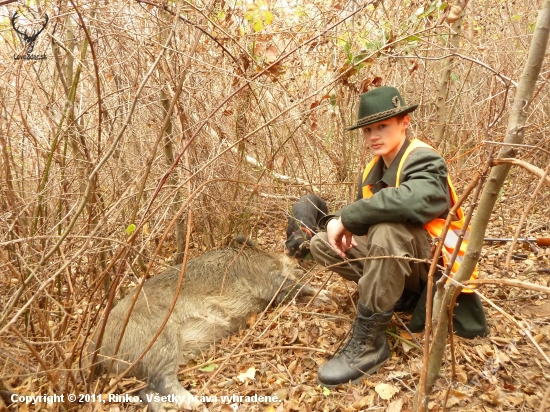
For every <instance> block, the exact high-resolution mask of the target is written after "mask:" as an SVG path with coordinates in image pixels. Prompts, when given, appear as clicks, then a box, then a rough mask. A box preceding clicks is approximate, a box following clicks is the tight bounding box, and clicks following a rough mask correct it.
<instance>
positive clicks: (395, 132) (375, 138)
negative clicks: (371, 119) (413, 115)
mask: <svg viewBox="0 0 550 412" xmlns="http://www.w3.org/2000/svg"><path fill="white" fill-rule="evenodd" d="M410 122H411V119H410V117H409V116H408V115H405V116H404V117H403V118H402V119H399V118H398V117H390V118H389V119H386V120H381V121H379V122H376V123H372V124H369V125H367V126H365V127H363V128H362V130H363V137H364V138H365V143H366V144H367V145H368V146H369V147H370V149H371V150H372V153H373V154H374V155H375V156H382V158H383V159H384V163H385V164H386V166H389V165H390V164H391V162H392V161H393V159H394V158H395V156H397V153H398V152H399V149H401V146H403V143H404V142H405V139H406V138H407V134H406V131H407V128H408V127H409V124H410Z"/></svg>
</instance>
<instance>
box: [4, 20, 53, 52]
mask: <svg viewBox="0 0 550 412" xmlns="http://www.w3.org/2000/svg"><path fill="white" fill-rule="evenodd" d="M18 14H19V12H18V11H16V12H15V13H13V17H12V18H11V26H12V27H13V29H14V30H15V31H16V32H17V34H19V38H20V39H21V41H22V42H23V44H24V45H25V51H26V53H27V54H31V53H32V51H33V49H34V42H35V41H36V39H37V38H38V35H39V34H40V33H42V31H43V30H44V29H45V28H46V24H48V20H49V18H48V15H47V14H45V15H44V16H45V18H46V21H44V24H43V25H42V28H41V29H39V30H28V31H27V29H25V30H21V29H20V28H19V27H17V26H16V25H15V21H16V20H17V18H18V17H19V16H18Z"/></svg>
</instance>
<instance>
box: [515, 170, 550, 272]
mask: <svg viewBox="0 0 550 412" xmlns="http://www.w3.org/2000/svg"><path fill="white" fill-rule="evenodd" d="M549 172H550V164H548V166H547V167H546V170H545V171H544V174H543V175H542V177H541V178H540V180H539V182H538V184H537V187H536V188H535V191H534V192H533V194H532V195H531V198H530V199H529V203H528V204H527V206H525V208H524V209H523V213H522V214H521V218H520V219H519V222H518V226H517V228H516V232H515V233H514V238H513V239H512V242H511V244H510V248H509V249H508V256H506V263H505V265H504V267H505V270H506V271H508V270H510V263H511V261H512V254H513V253H514V248H515V247H516V244H517V240H518V238H519V235H520V234H521V228H522V227H523V223H524V222H525V220H526V219H527V215H528V214H529V212H530V211H531V208H532V207H533V205H534V204H535V199H536V198H537V196H538V194H539V193H540V191H541V189H542V187H543V186H544V180H545V179H546V177H547V176H548V173H549Z"/></svg>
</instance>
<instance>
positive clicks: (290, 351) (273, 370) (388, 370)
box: [90, 227, 550, 412]
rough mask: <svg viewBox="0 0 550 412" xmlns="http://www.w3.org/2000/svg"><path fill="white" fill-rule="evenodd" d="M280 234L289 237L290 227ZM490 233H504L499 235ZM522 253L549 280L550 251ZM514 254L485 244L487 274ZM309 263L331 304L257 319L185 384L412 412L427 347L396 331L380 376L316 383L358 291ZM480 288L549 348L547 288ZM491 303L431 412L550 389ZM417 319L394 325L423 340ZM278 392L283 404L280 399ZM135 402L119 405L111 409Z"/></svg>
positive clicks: (473, 407) (529, 271)
mask: <svg viewBox="0 0 550 412" xmlns="http://www.w3.org/2000/svg"><path fill="white" fill-rule="evenodd" d="M276 233H284V227H281V230H280V231H276ZM491 236H501V234H500V233H498V231H497V233H492V234H491ZM283 241H284V238H282V237H279V238H276V239H271V242H272V243H264V244H262V245H260V247H262V248H266V249H280V246H279V245H281V244H282V242H283ZM521 249H522V247H521V246H518V247H517V248H516V252H515V253H516V255H517V256H516V258H515V259H514V260H512V264H511V268H510V272H509V275H508V277H509V278H512V279H516V280H520V281H526V282H530V283H536V284H539V285H544V286H547V285H549V284H550V273H549V271H548V267H549V265H548V262H549V259H550V248H541V247H537V248H536V250H535V249H533V250H531V249H527V250H521ZM507 250H508V248H507V244H492V245H491V244H487V245H486V246H485V247H484V251H483V257H482V260H481V262H480V275H481V277H484V278H493V279H499V278H501V277H502V268H503V265H504V259H505V256H506V254H507ZM535 251H536V252H537V253H536V254H535V253H534V252H535ZM303 265H304V267H305V268H307V269H311V270H310V282H311V284H312V285H314V286H318V287H320V286H322V284H323V283H325V282H326V285H325V289H326V290H327V291H329V292H330V294H331V298H332V302H330V303H323V302H316V301H314V302H312V303H311V304H309V305H308V304H307V303H301V302H298V303H297V302H291V303H290V304H287V305H285V306H283V307H280V308H277V309H274V310H270V311H268V312H267V313H266V314H265V316H263V317H261V318H259V319H258V318H254V319H251V320H250V322H249V324H250V326H252V325H254V324H255V326H254V328H252V329H247V330H245V331H242V332H241V333H240V334H239V335H237V336H231V337H229V338H227V339H225V340H223V341H222V342H221V343H220V344H219V345H218V346H217V347H216V348H212V349H211V350H210V352H208V353H205V354H204V356H203V357H202V359H198V360H197V364H195V365H186V366H185V367H183V368H182V369H181V370H180V372H181V373H180V379H182V382H181V383H182V384H183V385H184V386H185V387H187V388H188V389H189V390H190V391H191V392H192V393H194V394H197V395H198V394H199V393H200V394H201V396H203V400H205V401H206V402H205V404H206V406H207V407H208V409H209V410H210V411H233V410H242V411H269V412H283V411H284V412H286V411H362V410H369V411H376V410H379V411H388V412H399V411H402V412H406V411H410V410H412V405H413V398H414V393H415V390H416V386H417V385H418V382H419V379H420V373H421V370H422V352H421V351H420V350H418V349H416V348H414V347H412V346H409V345H408V344H407V343H406V342H405V341H403V340H400V339H398V338H396V337H392V336H389V342H390V345H391V351H392V357H391V359H390V361H389V362H388V363H386V365H385V366H384V367H383V368H382V369H381V371H380V373H378V374H376V375H372V376H369V377H368V378H365V379H364V380H363V382H362V383H361V384H358V385H341V386H340V387H337V388H335V389H332V390H328V389H323V388H321V387H320V386H319V385H318V384H317V381H316V376H317V368H318V367H319V366H320V365H322V364H323V363H324V362H326V361H327V360H328V359H329V357H330V356H331V354H332V353H334V352H335V351H337V350H338V347H339V345H340V344H341V342H342V341H345V339H346V336H347V333H348V331H349V329H350V327H351V326H352V323H353V320H354V318H355V309H354V302H355V301H356V299H357V294H356V286H355V284H354V283H353V282H349V281H345V280H343V279H341V278H340V277H339V276H337V275H335V274H334V275H331V272H330V271H325V270H324V269H323V268H320V267H319V266H315V265H314V264H313V263H312V262H311V261H310V262H308V261H305V262H304V263H303ZM479 291H480V292H481V293H482V294H483V295H484V297H486V298H487V299H490V300H491V302H493V303H494V304H495V305H497V306H499V307H500V308H501V309H502V310H504V311H505V312H506V313H507V314H510V315H512V316H513V317H514V318H515V319H516V320H517V321H519V322H521V323H523V324H525V325H529V333H530V334H531V335H532V337H533V339H534V340H535V341H536V342H537V343H538V345H539V346H540V349H541V350H542V351H543V352H544V353H546V356H548V355H549V354H550V301H549V300H548V297H547V296H546V295H545V294H541V293H537V292H531V291H528V290H524V289H517V288H511V287H504V286H498V285H497V286H496V287H495V286H487V287H483V288H480V289H479ZM484 307H485V310H486V315H487V320H488V324H489V327H490V334H489V336H488V337H485V338H476V339H472V340H470V339H463V338H460V337H457V336H455V339H454V346H455V356H456V365H455V366H456V374H457V377H456V379H454V380H451V355H450V350H447V358H446V361H445V364H444V366H443V368H442V371H441V377H440V378H439V380H438V381H437V384H436V387H435V389H434V396H433V397H432V398H431V400H430V402H429V410H430V411H433V412H437V411H443V410H448V411H463V412H466V411H472V412H473V411H484V412H489V411H539V408H540V405H541V401H542V399H543V396H544V394H545V392H546V390H547V388H548V387H549V385H550V367H549V365H548V363H547V362H546V361H545V360H544V358H543V357H542V355H541V353H540V352H539V351H538V350H537V349H536V348H535V347H534V345H533V344H532V342H531V341H530V340H529V339H528V337H527V336H525V335H524V332H522V331H521V330H519V329H518V328H517V326H516V325H514V324H513V323H512V322H511V321H509V320H508V319H506V318H505V316H504V315H503V314H502V313H501V312H500V311H498V310H497V309H494V308H493V307H492V306H490V305H489V304H487V303H485V304H484ZM410 316H411V315H410V314H407V313H396V315H395V317H394V319H393V322H392V324H391V329H392V330H393V333H394V334H395V335H398V336H401V337H403V338H405V339H407V340H409V341H416V342H418V343H419V344H422V342H423V340H424V336H423V333H417V334H413V336H411V335H410V334H409V333H408V332H407V330H406V329H405V327H404V325H405V324H406V323H407V321H408V319H409V318H410ZM227 357H229V358H227ZM135 385H136V383H135V381H133V380H126V381H123V382H122V383H121V384H120V385H119V387H118V388H117V392H118V393H124V392H126V391H131V390H132V388H133V387H135ZM260 396H263V397H266V396H269V397H271V398H268V400H269V399H270V400H271V401H272V402H261V401H259V398H258V397H260ZM275 396H276V399H277V400H278V401H277V402H273V401H274V400H275ZM222 397H225V398H223V399H222ZM260 399H262V400H265V399H266V398H260ZM444 405H445V407H444ZM128 406H131V405H124V406H123V405H122V404H118V405H117V404H114V405H111V410H117V408H119V407H120V410H123V409H126V407H128ZM135 406H136V407H137V405H135ZM90 407H91V408H92V409H94V408H93V406H92V405H90ZM113 408H114V409H113ZM130 409H133V408H129V409H128V410H130ZM138 409H141V408H138ZM133 410H135V409H133ZM548 410H550V405H548Z"/></svg>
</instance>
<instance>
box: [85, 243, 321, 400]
mask: <svg viewBox="0 0 550 412" xmlns="http://www.w3.org/2000/svg"><path fill="white" fill-rule="evenodd" d="M180 269H181V265H180V266H175V267H172V268H169V269H167V270H166V271H164V272H162V273H161V274H159V275H157V276H154V277H153V278H151V279H149V280H147V281H146V282H145V283H144V285H143V288H142V290H141V292H140V294H139V297H138V299H137V302H136V305H135V307H134V309H133V311H132V314H131V316H130V319H129V322H128V325H127V327H126V330H125V332H124V336H123V338H122V342H121V345H120V348H119V350H118V353H117V354H115V353H114V352H115V347H116V344H117V342H118V340H119V338H120V332H121V331H122V328H123V324H124V322H125V319H126V317H127V314H128V310H129V308H130V306H131V303H132V300H133V298H134V295H135V292H131V293H129V294H128V295H127V296H126V297H125V298H124V299H122V300H121V301H120V302H119V303H118V304H117V305H116V306H115V307H114V308H113V309H112V311H111V313H110V315H109V318H108V320H107V325H106V329H105V333H104V337H103V342H102V344H101V348H100V349H99V359H100V362H102V364H103V365H104V366H105V367H109V365H110V363H111V360H113V359H114V362H113V367H112V372H114V373H121V372H122V371H124V370H126V369H127V367H128V364H129V363H131V362H133V361H134V360H135V359H137V357H138V356H139V355H140V354H141V353H142V351H143V350H144V349H145V347H146V346H147V345H148V344H149V342H151V340H152V338H153V336H154V334H155V333H156V332H157V330H158V328H159V327H160V325H161V323H162V321H163V319H164V317H165V315H166V313H167V311H168V308H169V306H170V304H171V302H172V300H173V295H174V293H175V288H176V285H177V282H178V277H179V273H180ZM295 270H296V267H295V265H294V264H293V263H292V262H291V260H290V259H288V258H287V257H285V256H282V255H274V254H270V253H267V252H263V251H261V250H259V249H257V248H255V247H251V246H243V245H234V246H230V247H226V248H223V249H218V250H213V251H210V252H207V253H204V254H203V255H201V256H199V257H196V258H194V259H190V260H189V261H188V262H187V266H186V270H185V274H184V278H183V283H182V285H181V289H180V293H179V296H178V300H177V302H176V305H175V308H174V311H173V312H172V314H171V316H170V318H169V319H168V322H167V323H166V325H165V327H164V329H163V330H162V332H161V334H160V335H159V337H158V338H157V340H156V341H155V343H154V345H153V346H152V348H151V349H150V350H149V351H148V352H147V354H146V355H145V356H144V358H143V359H142V360H141V361H140V362H138V363H137V364H136V366H135V367H134V368H133V369H132V371H131V375H132V376H136V377H138V378H139V379H141V378H146V379H147V388H146V389H144V390H143V391H141V392H140V396H141V397H142V399H143V400H144V401H145V402H149V405H150V409H151V410H154V411H160V410H163V409H164V407H163V405H162V403H160V402H155V399H154V398H152V397H153V396H155V395H156V394H157V393H158V394H159V395H162V396H166V395H170V396H172V402H173V403H175V404H176V405H177V407H178V408H183V409H195V408H197V407H198V406H199V405H200V403H198V402H194V400H193V398H192V396H191V394H190V393H189V392H188V391H187V390H185V389H184V388H183V387H182V386H181V385H180V383H179V382H178V378H177V370H178V365H181V364H185V363H187V362H188V361H189V360H191V359H193V358H195V357H196V356H197V355H198V354H199V353H200V352H201V351H203V350H205V349H208V348H209V346H210V345H211V344H212V343H214V342H215V341H217V340H219V339H221V338H223V337H225V336H227V335H229V334H231V333H234V332H237V331H238V330H239V327H244V326H245V323H246V320H247V319H248V318H249V317H250V315H251V314H253V313H255V312H260V311H262V310H264V309H265V308H266V307H267V305H268V303H269V302H270V301H271V300H272V299H273V298H274V302H275V303H279V302H281V301H282V300H284V299H285V297H287V296H288V297H290V298H293V297H296V296H298V297H301V296H313V295H314V294H315V293H317V290H316V289H313V288H311V287H307V286H305V287H303V286H302V285H299V284H297V283H296V281H295V280H294V279H293V278H292V273H293V272H294V271H295ZM321 297H322V298H323V299H326V296H323V295H321ZM96 340H97V332H96V337H95V338H94V339H93V343H92V347H91V349H92V350H94V348H95V342H96ZM156 399H157V400H158V399H159V398H158V397H157V398H156Z"/></svg>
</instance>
